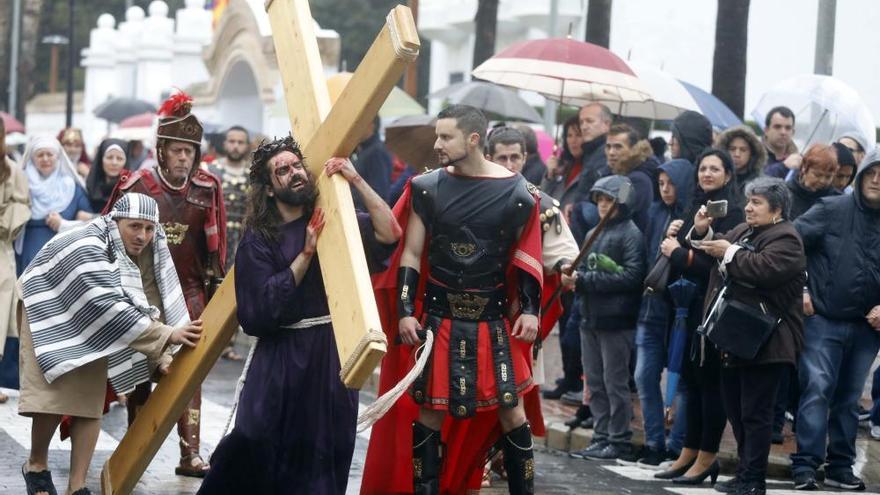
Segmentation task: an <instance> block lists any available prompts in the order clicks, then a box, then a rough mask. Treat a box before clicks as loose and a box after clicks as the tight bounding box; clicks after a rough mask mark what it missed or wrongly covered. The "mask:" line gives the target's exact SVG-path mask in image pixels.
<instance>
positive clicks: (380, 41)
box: [101, 0, 420, 495]
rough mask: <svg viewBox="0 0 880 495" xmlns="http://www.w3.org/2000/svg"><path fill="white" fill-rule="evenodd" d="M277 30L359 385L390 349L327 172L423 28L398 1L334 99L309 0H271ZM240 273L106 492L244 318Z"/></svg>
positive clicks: (157, 393) (344, 354) (144, 420)
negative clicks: (238, 302)
mask: <svg viewBox="0 0 880 495" xmlns="http://www.w3.org/2000/svg"><path fill="white" fill-rule="evenodd" d="M266 11H267V12H268V13H269V20H270V23H271V25H272V38H273V40H274V42H275V53H276V56H277V57H278V67H279V69H280V71H281V79H282V82H283V84H284V93H285V96H286V101H287V108H288V111H289V112H290V121H291V127H292V129H293V135H294V137H295V138H296V139H297V141H299V143H300V145H301V146H302V149H303V153H304V155H305V157H306V161H307V163H308V166H309V169H310V170H311V172H312V173H313V175H314V176H315V177H317V178H318V180H317V186H318V190H319V191H320V194H319V196H318V206H320V207H321V208H323V209H324V211H325V213H326V215H327V219H328V221H327V223H326V225H325V226H324V230H323V232H322V233H321V237H320V238H319V240H318V257H319V259H321V260H326V261H327V262H325V263H321V274H322V276H323V278H324V286H325V288H326V290H327V300H328V303H329V307H330V316H331V318H332V320H333V331H334V333H335V335H336V347H337V350H338V352H339V361H340V363H341V364H342V368H343V370H342V371H343V373H341V378H342V381H343V382H344V383H345V385H346V386H347V387H349V388H355V389H359V388H361V386H363V384H364V382H365V381H366V380H367V378H368V377H369V376H370V375H371V374H372V372H373V370H374V369H375V367H376V365H378V364H379V361H380V360H381V359H382V356H384V354H385V349H386V344H385V343H384V340H383V339H384V337H381V336H382V335H383V332H382V328H381V323H380V321H379V313H378V311H377V309H376V301H375V299H374V296H373V290H372V285H371V283H370V275H369V272H368V271H367V262H366V259H365V257H364V253H363V247H362V243H361V237H360V230H359V229H358V224H357V218H356V216H355V212H354V204H353V202H352V198H351V190H350V188H349V185H348V182H347V181H346V180H345V179H344V178H342V177H340V176H339V175H335V176H333V177H327V176H325V175H323V174H322V173H321V172H322V170H323V164H324V162H325V161H326V160H327V159H329V158H331V157H334V156H349V155H350V154H351V153H352V151H353V150H354V149H355V147H356V146H357V145H358V142H359V140H360V137H361V136H362V135H363V131H364V129H366V127H367V125H368V124H369V123H370V122H371V121H372V120H373V118H374V117H375V116H376V114H377V113H378V111H379V107H380V106H381V105H382V103H383V102H384V101H385V98H387V96H388V94H389V93H390V92H391V90H392V88H393V87H394V85H395V83H396V82H397V81H398V80H399V79H400V77H401V75H402V74H403V72H404V70H405V68H406V65H407V64H408V63H409V62H412V61H413V60H415V58H416V57H417V56H418V53H419V46H420V45H419V37H418V33H417V31H416V26H415V23H414V22H413V17H412V13H411V12H410V10H409V8H407V7H404V6H402V5H398V6H397V7H395V8H394V9H393V10H392V11H391V13H389V14H388V17H387V19H386V24H385V27H384V28H383V29H382V31H381V32H380V33H379V35H378V37H377V38H376V40H375V41H374V42H373V45H372V46H371V47H370V49H369V51H368V52H367V54H366V55H365V56H364V59H363V61H362V62H361V64H360V66H358V69H357V71H356V72H355V73H354V75H353V76H352V78H351V80H350V81H349V83H348V85H347V86H346V87H345V90H344V91H343V92H342V94H341V95H340V96H339V99H338V100H337V102H336V104H335V105H333V106H332V108H331V105H330V97H329V96H328V94H327V84H326V80H325V77H324V73H323V69H322V64H321V58H320V54H319V52H318V44H317V40H316V39H315V34H314V21H313V20H312V15H311V12H310V9H309V4H308V1H307V0H266ZM234 278H235V273H234V271H230V273H229V274H228V275H227V277H226V280H225V281H224V282H223V284H222V285H221V286H220V288H219V289H218V290H217V292H216V293H215V294H214V297H213V298H212V299H211V302H210V303H209V304H208V306H207V307H206V308H205V311H204V313H203V314H202V320H203V322H204V329H205V331H204V333H203V337H202V340H201V342H200V343H199V345H198V346H196V348H195V349H192V350H190V349H185V350H183V351H181V352H180V353H179V354H178V355H177V356H176V357H175V359H174V363H173V364H172V369H171V373H170V374H169V375H168V376H166V377H164V378H163V379H162V381H161V382H160V383H159V385H158V386H157V387H156V389H155V390H154V391H153V393H152V395H151V396H150V399H149V400H148V401H147V403H146V404H145V405H144V406H143V408H142V409H141V410H140V412H139V413H138V415H137V418H136V419H135V421H134V423H132V425H131V426H130V427H129V428H128V431H127V432H126V434H125V436H124V437H123V438H122V441H120V442H119V446H118V447H117V448H116V450H115V451H114V452H113V454H112V455H111V456H110V458H109V459H108V460H107V462H106V463H105V464H104V468H103V470H102V472H101V489H102V492H103V493H104V494H105V495H110V494H127V493H130V492H131V491H132V490H133V489H134V487H135V485H136V484H137V481H138V480H139V479H140V477H141V476H142V475H143V473H144V471H145V470H146V468H147V466H148V465H149V463H150V461H151V460H152V458H153V457H154V456H155V455H156V452H157V451H158V450H159V447H160V446H161V445H162V442H163V441H164V440H165V438H166V437H167V436H168V433H169V432H170V431H171V428H172V427H173V426H174V424H175V423H176V421H177V419H178V418H179V417H180V415H181V414H182V413H183V410H184V408H185V407H186V404H187V403H188V402H189V399H190V398H191V397H192V395H193V393H195V389H196V387H197V386H198V385H199V384H200V383H202V381H203V380H204V379H205V377H206V376H207V375H208V372H209V371H210V370H211V367H212V366H213V365H214V363H215V362H216V361H217V359H218V358H219V357H220V354H221V353H222V351H223V349H224V347H225V346H226V345H227V343H228V342H229V339H230V338H231V337H232V334H233V333H234V332H235V330H236V328H237V327H238V320H237V319H236V314H235V310H236V307H235V286H234V284H235V281H234Z"/></svg>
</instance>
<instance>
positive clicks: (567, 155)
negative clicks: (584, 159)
mask: <svg viewBox="0 0 880 495" xmlns="http://www.w3.org/2000/svg"><path fill="white" fill-rule="evenodd" d="M571 126H574V127H575V128H577V130H578V133H580V121H579V120H578V116H577V115H575V116H573V117H570V118H569V119H568V120H566V121H565V123H564V124H562V156H561V158H562V159H561V160H560V161H561V162H562V163H563V164H565V165H566V166H569V165H571V164H572V163H574V162H576V161H577V159H576V158H575V157H574V155H573V154H572V153H571V150H570V149H568V129H569V128H570V127H571Z"/></svg>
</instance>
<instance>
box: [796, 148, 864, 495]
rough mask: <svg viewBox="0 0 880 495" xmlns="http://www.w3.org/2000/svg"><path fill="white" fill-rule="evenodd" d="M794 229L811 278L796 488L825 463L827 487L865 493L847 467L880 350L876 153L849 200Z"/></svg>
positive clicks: (814, 212) (827, 205) (836, 200)
mask: <svg viewBox="0 0 880 495" xmlns="http://www.w3.org/2000/svg"><path fill="white" fill-rule="evenodd" d="M795 227H796V228H797V230H798V233H800V235H801V237H802V238H803V241H804V248H805V251H806V253H807V271H808V275H809V278H808V282H807V289H806V291H805V292H804V314H806V315H807V318H806V319H805V321H804V338H805V345H804V352H803V354H802V355H801V357H800V363H799V381H800V385H801V401H800V407H799V409H798V420H797V426H798V427H797V447H798V449H797V453H796V454H793V455H792V456H791V460H792V474H793V476H794V483H795V488H797V489H806V490H809V489H815V488H816V474H815V473H816V469H818V468H819V467H820V466H821V465H822V464H823V463H827V464H826V466H825V485H827V486H833V487H837V488H844V489H850V490H858V489H861V490H864V487H865V485H864V483H863V482H862V480H860V479H859V478H858V477H856V476H855V475H854V474H853V472H852V466H853V462H854V461H855V456H856V451H855V440H856V433H857V432H858V426H859V419H858V414H857V408H858V401H859V397H860V396H861V394H862V387H863V385H864V383H865V379H866V378H867V376H868V372H869V371H870V369H871V364H872V363H873V361H874V358H875V357H876V356H877V350H878V349H880V332H878V330H880V278H878V277H877V273H878V272H880V150H875V151H873V152H871V153H870V154H868V156H866V157H865V160H864V161H863V162H862V164H861V166H860V167H859V171H858V173H857V174H856V179H855V183H854V187H853V193H852V194H851V195H845V196H833V197H827V198H822V199H821V200H819V202H818V203H816V204H815V205H814V206H813V207H812V208H811V209H810V210H809V211H808V212H807V213H805V214H803V215H802V216H801V217H800V218H798V219H797V221H796V222H795ZM826 439H827V441H826ZM826 446H827V456H826Z"/></svg>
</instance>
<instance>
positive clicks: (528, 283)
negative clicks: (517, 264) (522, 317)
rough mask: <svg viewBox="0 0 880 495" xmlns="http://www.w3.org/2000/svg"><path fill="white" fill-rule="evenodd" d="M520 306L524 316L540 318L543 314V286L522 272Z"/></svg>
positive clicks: (520, 278)
mask: <svg viewBox="0 0 880 495" xmlns="http://www.w3.org/2000/svg"><path fill="white" fill-rule="evenodd" d="M519 305H520V310H521V311H522V313H523V314H527V315H535V316H538V314H539V313H540V312H541V286H540V285H538V281H537V280H535V279H534V278H533V277H532V276H531V275H529V274H527V273H526V272H524V271H522V270H520V272H519Z"/></svg>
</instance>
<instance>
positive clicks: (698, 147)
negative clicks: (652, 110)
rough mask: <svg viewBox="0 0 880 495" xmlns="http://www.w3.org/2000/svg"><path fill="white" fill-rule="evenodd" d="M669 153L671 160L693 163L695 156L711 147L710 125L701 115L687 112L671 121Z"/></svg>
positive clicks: (690, 111)
mask: <svg viewBox="0 0 880 495" xmlns="http://www.w3.org/2000/svg"><path fill="white" fill-rule="evenodd" d="M670 130H671V131H672V138H671V139H670V140H669V153H670V154H671V155H672V158H684V159H685V160H687V161H689V162H691V163H694V164H695V162H694V161H695V160H696V159H697V156H699V154H700V153H701V152H702V151H703V150H704V149H706V148H708V147H709V146H712V124H711V123H710V122H709V119H707V118H706V117H704V116H703V115H701V114H699V113H697V112H694V111H693V110H687V111H685V112H682V113H681V114H679V116H678V117H676V118H675V120H673V121H672V127H671V128H670Z"/></svg>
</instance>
